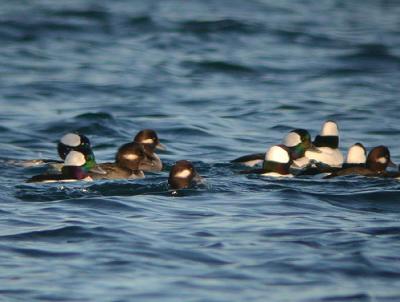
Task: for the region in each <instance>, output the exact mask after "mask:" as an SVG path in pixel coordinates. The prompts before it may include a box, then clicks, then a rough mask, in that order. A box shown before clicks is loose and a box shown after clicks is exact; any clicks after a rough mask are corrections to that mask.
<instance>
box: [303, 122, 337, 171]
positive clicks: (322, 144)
mask: <svg viewBox="0 0 400 302" xmlns="http://www.w3.org/2000/svg"><path fill="white" fill-rule="evenodd" d="M313 144H314V146H316V147H317V149H318V150H319V151H320V152H315V151H313V150H307V151H306V153H305V156H306V157H307V158H309V159H310V160H314V161H316V162H320V163H323V164H325V165H327V166H329V167H339V168H340V167H341V166H342V165H343V161H344V158H343V155H342V153H341V152H340V150H339V129H338V126H337V124H336V122H334V121H326V122H325V123H324V124H323V126H322V129H321V133H320V134H319V135H317V137H316V138H315V140H314V142H313Z"/></svg>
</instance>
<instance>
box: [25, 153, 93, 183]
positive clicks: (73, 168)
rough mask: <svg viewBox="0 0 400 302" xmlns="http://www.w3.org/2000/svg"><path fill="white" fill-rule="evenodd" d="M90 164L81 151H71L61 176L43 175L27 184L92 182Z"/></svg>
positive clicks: (36, 176) (31, 179) (34, 177)
mask: <svg viewBox="0 0 400 302" xmlns="http://www.w3.org/2000/svg"><path fill="white" fill-rule="evenodd" d="M89 170H90V163H89V162H88V161H87V157H86V156H85V155H84V154H83V153H82V152H79V151H74V150H72V151H70V152H69V153H68V154H67V156H66V157H65V161H64V165H63V167H62V169H61V174H41V175H35V176H33V177H31V178H29V179H28V180H27V181H26V182H27V183H52V182H71V181H78V180H84V181H92V180H93V179H92V178H91V177H90V175H89Z"/></svg>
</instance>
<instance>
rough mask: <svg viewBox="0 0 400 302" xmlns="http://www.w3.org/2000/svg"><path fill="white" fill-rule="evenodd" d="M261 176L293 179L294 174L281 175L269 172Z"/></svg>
mask: <svg viewBox="0 0 400 302" xmlns="http://www.w3.org/2000/svg"><path fill="white" fill-rule="evenodd" d="M261 175H262V176H269V177H293V175H292V174H285V175H283V174H279V173H276V172H268V173H264V174H261Z"/></svg>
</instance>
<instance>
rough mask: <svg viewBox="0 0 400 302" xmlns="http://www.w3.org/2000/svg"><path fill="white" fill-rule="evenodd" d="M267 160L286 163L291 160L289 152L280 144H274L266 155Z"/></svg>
mask: <svg viewBox="0 0 400 302" xmlns="http://www.w3.org/2000/svg"><path fill="white" fill-rule="evenodd" d="M265 160H269V161H274V162H277V163H282V164H286V163H288V162H289V160H290V157H289V153H288V152H287V151H286V150H285V149H283V148H282V147H279V146H272V147H271V148H269V150H268V152H267V154H266V155H265Z"/></svg>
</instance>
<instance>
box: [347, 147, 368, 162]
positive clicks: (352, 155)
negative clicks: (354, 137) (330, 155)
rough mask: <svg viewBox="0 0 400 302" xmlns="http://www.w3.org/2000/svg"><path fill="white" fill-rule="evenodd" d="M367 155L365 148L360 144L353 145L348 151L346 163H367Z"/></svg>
mask: <svg viewBox="0 0 400 302" xmlns="http://www.w3.org/2000/svg"><path fill="white" fill-rule="evenodd" d="M366 161H367V156H366V155H365V150H364V149H363V148H362V147H360V146H359V145H353V146H351V147H350V149H349V152H348V153H347V158H346V163H348V164H365V162H366Z"/></svg>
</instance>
